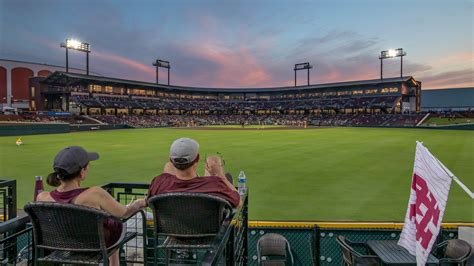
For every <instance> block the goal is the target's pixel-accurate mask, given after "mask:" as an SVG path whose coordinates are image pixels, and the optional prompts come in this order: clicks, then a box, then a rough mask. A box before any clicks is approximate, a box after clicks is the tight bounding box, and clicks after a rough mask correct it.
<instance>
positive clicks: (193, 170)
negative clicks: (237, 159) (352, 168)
mask: <svg viewBox="0 0 474 266" xmlns="http://www.w3.org/2000/svg"><path fill="white" fill-rule="evenodd" d="M199 159H200V156H199V144H198V143H197V142H196V141H195V140H193V139H190V138H180V139H177V140H175V141H174V142H173V144H171V148H170V162H168V163H166V164H165V167H164V170H163V173H162V174H160V175H159V176H157V177H155V178H153V180H152V181H151V184H150V189H149V191H148V196H154V195H158V194H163V193H170V192H195V193H206V194H210V195H214V196H217V197H221V198H223V199H225V200H227V201H228V202H229V203H230V204H231V205H232V206H233V207H238V206H240V205H241V200H240V195H239V193H238V192H237V190H236V189H235V187H234V186H233V185H232V184H231V183H230V182H229V181H228V180H227V178H226V176H225V174H224V168H223V165H222V160H221V158H220V157H218V156H212V157H209V158H208V159H207V161H206V171H205V176H201V177H200V176H198V175H197V168H198V164H199Z"/></svg>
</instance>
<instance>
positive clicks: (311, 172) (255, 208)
mask: <svg viewBox="0 0 474 266" xmlns="http://www.w3.org/2000/svg"><path fill="white" fill-rule="evenodd" d="M179 137H192V138H195V139H196V140H198V141H199V143H200V144H201V154H202V157H204V155H210V154H215V153H217V152H219V153H221V154H222V155H223V156H224V159H225V161H226V163H227V164H226V168H227V170H228V171H230V172H231V173H232V174H233V175H234V177H235V176H236V175H237V174H238V172H239V171H240V170H241V169H243V170H245V173H246V174H247V177H248V183H249V187H250V206H249V209H250V219H252V220H257V219H262V220H319V221H338V220H339V221H340V220H355V221H371V220H373V221H402V220H403V219H404V217H405V211H406V207H407V203H408V196H409V192H410V182H411V173H412V169H413V160H414V154H415V141H416V140H420V141H423V142H424V143H425V145H426V146H427V147H428V148H429V149H430V150H431V151H432V152H433V153H434V154H435V155H437V156H438V158H439V159H440V160H441V161H443V162H444V163H445V165H446V166H447V167H449V168H450V169H451V170H452V171H453V173H455V174H456V175H457V176H458V177H459V178H460V179H461V180H463V181H464V182H465V184H466V185H467V186H468V187H470V188H471V189H474V131H456V130H426V129H389V128H320V129H306V130H301V129H299V130H245V131H241V130H239V131H238V130H203V129H199V130H186V129H167V128H162V129H128V130H111V131H95V132H81V133H70V134H54V135H36V136H24V137H23V141H24V145H23V146H20V147H17V146H16V145H15V137H1V138H0V161H1V165H0V177H1V178H4V179H5V178H6V179H16V180H18V196H19V206H20V207H21V206H23V204H24V203H25V202H27V201H29V200H31V199H32V197H33V184H34V176H35V175H43V176H46V175H47V174H48V173H49V172H50V171H51V165H52V161H53V158H54V155H55V154H56V153H57V152H58V151H59V150H60V149H61V148H63V147H64V146H67V145H82V146H84V147H85V148H86V149H89V150H92V151H97V152H99V153H100V156H101V158H100V159H99V160H98V161H95V162H92V163H91V168H90V173H89V176H88V178H87V180H86V182H85V183H84V186H91V185H100V184H104V183H107V182H113V181H115V182H149V181H150V180H151V179H152V178H153V177H154V176H155V175H157V174H159V173H160V172H161V170H162V166H163V165H164V163H165V162H166V161H167V156H168V151H169V145H170V144H171V142H172V141H173V140H174V139H176V138H179ZM200 172H201V173H202V168H200ZM47 189H50V188H49V187H48V188H47ZM473 209H474V205H473V202H472V200H471V199H469V198H468V196H467V195H466V194H465V193H464V192H463V191H462V190H461V189H460V188H459V186H458V185H457V184H455V183H454V182H453V184H452V187H451V192H450V196H449V202H448V206H447V211H446V214H445V217H444V221H468V222H472V221H473Z"/></svg>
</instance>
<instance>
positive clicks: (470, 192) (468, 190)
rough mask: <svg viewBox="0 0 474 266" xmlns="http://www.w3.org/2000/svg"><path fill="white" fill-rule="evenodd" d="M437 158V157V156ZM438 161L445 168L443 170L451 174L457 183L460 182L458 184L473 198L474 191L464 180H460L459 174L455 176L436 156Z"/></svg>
mask: <svg viewBox="0 0 474 266" xmlns="http://www.w3.org/2000/svg"><path fill="white" fill-rule="evenodd" d="M435 158H436V157H435ZM436 161H438V163H439V165H440V166H441V168H443V170H444V171H445V172H446V174H448V175H449V177H451V178H452V179H453V180H454V181H456V183H458V185H459V186H460V187H461V188H462V189H463V190H464V191H466V193H467V195H469V197H471V199H474V193H472V191H471V190H470V189H469V188H468V187H467V186H466V185H464V183H463V182H461V180H459V178H458V177H457V176H455V175H454V174H453V173H451V171H449V169H447V168H446V166H444V165H443V163H441V162H440V161H439V160H438V158H436Z"/></svg>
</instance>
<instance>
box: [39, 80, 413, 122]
mask: <svg viewBox="0 0 474 266" xmlns="http://www.w3.org/2000/svg"><path fill="white" fill-rule="evenodd" d="M30 87H31V95H30V109H31V110H50V111H69V112H73V113H86V114H95V115H100V114H108V115H127V114H135V115H141V114H149V115H155V114H188V113H189V114H274V113H275V114H312V113H344V114H347V113H361V112H363V113H403V112H417V111H420V104H421V99H420V95H421V82H419V81H417V80H415V79H414V78H413V77H411V76H408V77H402V78H388V79H383V80H380V79H376V80H360V81H350V82H339V83H326V84H314V85H309V86H298V87H275V88H197V87H184V86H169V85H162V84H156V83H148V82H141V81H134V80H124V79H117V78H111V77H103V76H94V75H84V74H78V73H65V72H61V71H56V72H54V73H52V74H51V75H49V76H48V77H46V78H34V79H31V80H30Z"/></svg>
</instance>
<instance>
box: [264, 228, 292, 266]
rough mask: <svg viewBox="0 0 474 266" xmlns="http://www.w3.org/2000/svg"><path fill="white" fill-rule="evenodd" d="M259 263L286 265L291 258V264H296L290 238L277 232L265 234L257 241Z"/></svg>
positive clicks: (267, 265)
mask: <svg viewBox="0 0 474 266" xmlns="http://www.w3.org/2000/svg"><path fill="white" fill-rule="evenodd" d="M257 258H258V265H262V266H285V265H287V264H286V263H287V262H288V258H289V259H290V260H289V261H290V263H291V264H290V265H294V261H293V254H292V252H291V247H290V243H289V242H288V240H287V239H286V238H285V237H284V236H282V235H280V234H275V233H269V234H265V235H263V236H262V237H260V239H258V242H257Z"/></svg>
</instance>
